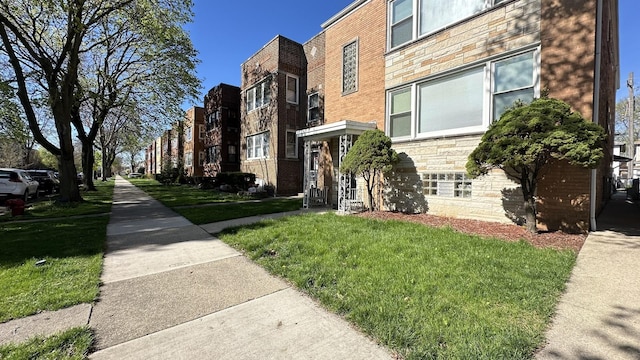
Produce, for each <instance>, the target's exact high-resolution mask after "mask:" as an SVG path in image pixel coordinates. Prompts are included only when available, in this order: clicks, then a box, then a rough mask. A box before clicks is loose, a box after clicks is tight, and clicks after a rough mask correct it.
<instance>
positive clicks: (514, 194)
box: [386, 136, 523, 223]
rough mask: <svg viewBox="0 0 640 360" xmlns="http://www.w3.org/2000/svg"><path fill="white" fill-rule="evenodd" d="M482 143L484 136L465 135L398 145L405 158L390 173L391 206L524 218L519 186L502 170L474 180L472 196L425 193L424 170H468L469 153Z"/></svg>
mask: <svg viewBox="0 0 640 360" xmlns="http://www.w3.org/2000/svg"><path fill="white" fill-rule="evenodd" d="M479 142H480V136H465V137H457V138H450V139H431V140H424V141H419V142H408V143H401V144H395V145H394V149H395V150H396V151H397V152H398V154H399V155H400V159H401V161H400V163H399V164H398V165H397V166H396V169H395V171H394V172H393V173H391V174H390V176H389V182H388V185H390V186H391V188H390V189H389V190H388V191H387V193H386V206H387V208H389V209H390V210H399V211H403V212H410V213H411V212H429V213H431V214H434V215H440V216H451V217H457V218H467V219H478V220H486V221H496V222H504V223H509V222H511V220H510V217H509V216H510V215H513V214H515V216H519V217H522V216H523V213H522V207H521V205H522V203H523V201H522V193H521V192H520V190H519V185H518V184H517V183H516V182H514V181H512V180H510V179H508V178H507V177H506V175H505V174H504V173H503V172H502V171H499V170H495V171H493V172H491V173H490V174H489V175H486V176H483V177H479V178H477V179H474V180H473V182H472V197H471V198H455V197H442V196H433V195H425V194H424V192H423V190H424V189H423V186H422V175H423V174H424V173H451V172H462V173H466V169H465V165H466V163H467V156H468V154H469V153H471V151H473V149H475V148H476V146H477V145H478V143H479Z"/></svg>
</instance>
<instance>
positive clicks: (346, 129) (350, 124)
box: [296, 120, 376, 141]
mask: <svg viewBox="0 0 640 360" xmlns="http://www.w3.org/2000/svg"><path fill="white" fill-rule="evenodd" d="M375 128H376V123H375V121H372V122H360V121H353V120H342V121H338V122H335V123H330V124H325V125H320V126H314V127H312V128H308V129H302V130H298V131H296V135H297V136H298V138H302V139H304V140H315V141H317V140H327V139H331V138H333V137H336V136H340V135H347V134H350V135H360V134H362V133H363V132H365V131H366V130H373V129H375Z"/></svg>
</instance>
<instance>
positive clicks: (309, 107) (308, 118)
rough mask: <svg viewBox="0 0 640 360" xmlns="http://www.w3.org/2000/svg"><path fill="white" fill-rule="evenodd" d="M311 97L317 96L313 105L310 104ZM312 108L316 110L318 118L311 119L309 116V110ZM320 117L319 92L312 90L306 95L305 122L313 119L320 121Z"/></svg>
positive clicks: (313, 120)
mask: <svg viewBox="0 0 640 360" xmlns="http://www.w3.org/2000/svg"><path fill="white" fill-rule="evenodd" d="M313 97H316V98H317V105H315V106H311V99H312V98H313ZM312 109H316V110H317V111H318V118H317V119H312V118H311V110H312ZM321 118H322V116H321V115H320V93H319V92H317V91H316V92H314V93H311V94H309V96H307V122H308V123H309V122H315V121H320V119H321Z"/></svg>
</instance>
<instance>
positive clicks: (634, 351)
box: [536, 192, 640, 360]
mask: <svg viewBox="0 0 640 360" xmlns="http://www.w3.org/2000/svg"><path fill="white" fill-rule="evenodd" d="M597 220H598V221H597V226H598V229H597V231H595V232H592V233H590V234H589V236H588V237H587V240H586V242H585V244H584V246H583V247H582V250H581V251H580V253H579V255H578V259H577V263H576V266H575V268H574V269H573V272H572V274H571V278H570V280H569V283H568V284H567V289H566V291H565V294H564V295H563V296H562V299H561V300H560V303H559V304H558V309H557V311H556V315H555V317H554V319H553V323H552V326H551V328H550V329H549V331H548V333H547V336H546V338H547V342H548V344H547V345H546V346H545V347H544V349H543V350H542V351H541V352H540V353H539V354H537V356H536V358H537V359H539V360H542V359H545V360H546V359H563V360H568V359H575V360H586V359H590V360H597V359H602V360H605V359H617V360H625V359H628V360H639V359H640V208H638V205H637V204H635V203H633V202H632V201H628V200H627V199H626V193H625V192H619V193H616V194H614V197H613V199H611V200H610V202H609V203H608V204H607V205H606V206H605V208H604V210H603V212H602V213H601V214H600V216H599V217H598V219H597Z"/></svg>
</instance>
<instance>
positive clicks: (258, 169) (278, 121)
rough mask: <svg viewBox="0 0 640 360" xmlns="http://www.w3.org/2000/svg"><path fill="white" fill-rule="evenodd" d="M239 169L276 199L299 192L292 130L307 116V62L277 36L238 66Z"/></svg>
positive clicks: (300, 49) (291, 43)
mask: <svg viewBox="0 0 640 360" xmlns="http://www.w3.org/2000/svg"><path fill="white" fill-rule="evenodd" d="M241 69H242V85H241V92H242V93H241V95H242V100H241V110H240V113H241V117H240V119H241V126H240V134H241V136H240V141H241V148H242V149H241V152H240V169H241V171H243V172H248V173H253V174H256V178H257V180H256V181H257V182H258V183H259V184H258V185H263V186H271V187H273V188H274V189H275V192H276V193H277V194H279V195H292V194H297V193H299V192H300V191H301V189H302V186H301V184H302V181H301V180H302V161H301V157H302V154H300V151H299V150H298V147H299V146H298V143H297V140H296V130H298V129H301V128H302V127H303V126H304V123H305V117H306V104H305V101H306V99H303V97H302V93H301V91H300V89H306V60H305V55H304V51H303V47H302V45H301V44H299V43H297V42H295V41H292V40H289V39H287V38H285V37H282V36H276V37H275V38H274V39H272V40H271V41H270V42H269V43H267V44H266V45H265V46H264V47H263V48H262V49H260V50H259V51H258V52H257V53H255V54H254V55H253V56H251V57H250V58H249V59H248V60H247V61H245V62H244V63H243V64H242V66H241Z"/></svg>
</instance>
